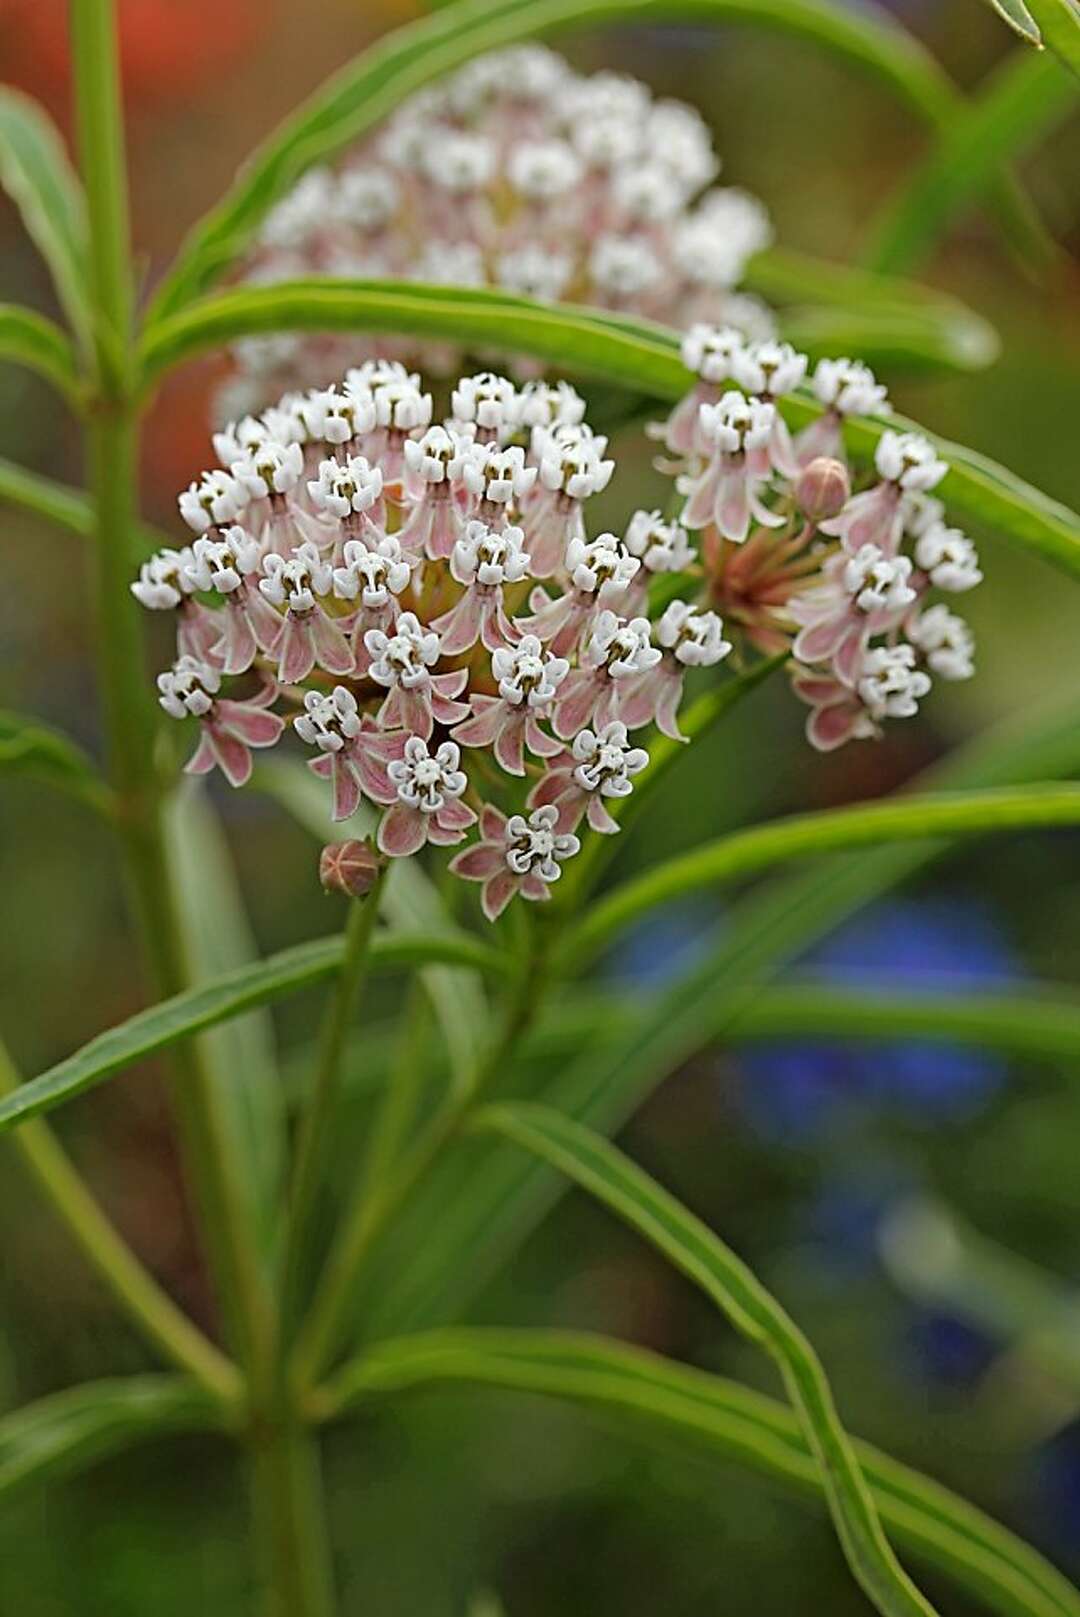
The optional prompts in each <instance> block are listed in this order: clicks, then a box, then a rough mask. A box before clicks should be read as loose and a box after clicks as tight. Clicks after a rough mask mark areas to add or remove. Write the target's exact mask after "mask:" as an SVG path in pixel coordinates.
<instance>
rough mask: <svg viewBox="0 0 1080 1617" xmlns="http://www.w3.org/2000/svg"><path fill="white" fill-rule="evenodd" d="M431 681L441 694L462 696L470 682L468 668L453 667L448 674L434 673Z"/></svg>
mask: <svg viewBox="0 0 1080 1617" xmlns="http://www.w3.org/2000/svg"><path fill="white" fill-rule="evenodd" d="M431 683H432V685H433V686H434V687H435V689H436V690H437V691H438V693H439V695H440V696H460V695H461V693H462V691H463V690H464V689H465V687H466V685H467V684H468V683H469V670H468V669H467V668H451V669H450V671H449V673H446V674H433V675H432V677H431Z"/></svg>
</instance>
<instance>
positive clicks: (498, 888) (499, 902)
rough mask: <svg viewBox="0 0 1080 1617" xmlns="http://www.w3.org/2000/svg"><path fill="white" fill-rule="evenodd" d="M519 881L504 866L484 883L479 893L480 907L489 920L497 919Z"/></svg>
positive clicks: (516, 888)
mask: <svg viewBox="0 0 1080 1617" xmlns="http://www.w3.org/2000/svg"><path fill="white" fill-rule="evenodd" d="M519 881H520V877H518V876H515V875H514V872H513V871H512V870H507V869H506V868H505V867H504V868H503V869H502V870H501V871H500V872H499V873H498V875H497V876H492V877H491V879H490V880H489V881H487V882H485V883H484V890H483V892H482V893H481V894H480V907H481V908H482V910H483V912H484V914H485V915H486V916H487V918H488V920H489V921H497V920H498V918H499V916H500V915H501V914H502V912H503V910H504V909H505V908H506V906H507V905H508V904H509V902H510V900H511V899H512V898H513V896H514V894H515V893H516V892H517V890H518V883H519Z"/></svg>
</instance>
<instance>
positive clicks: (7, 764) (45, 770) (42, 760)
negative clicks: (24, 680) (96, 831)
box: [0, 712, 111, 814]
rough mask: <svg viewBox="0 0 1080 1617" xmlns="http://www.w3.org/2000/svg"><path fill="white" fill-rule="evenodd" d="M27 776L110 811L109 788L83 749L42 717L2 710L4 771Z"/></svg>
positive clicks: (0, 757)
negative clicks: (44, 722) (28, 716)
mask: <svg viewBox="0 0 1080 1617" xmlns="http://www.w3.org/2000/svg"><path fill="white" fill-rule="evenodd" d="M5 770H7V771H10V772H11V773H12V774H18V775H26V776H27V777H28V778H29V779H31V780H37V781H41V782H42V784H43V785H46V786H54V787H56V789H57V790H58V791H62V792H67V793H68V795H69V796H72V797H77V798H78V799H79V801H80V802H83V803H88V804H89V805H90V807H91V808H94V809H96V810H97V811H98V813H99V814H108V813H109V810H110V804H111V796H110V793H109V788H108V787H107V786H106V784H105V782H104V781H103V780H102V778H101V776H100V775H99V774H98V772H97V770H96V769H95V768H94V765H93V763H92V762H91V760H90V758H88V757H87V755H86V753H85V752H83V750H82V748H81V747H79V746H76V744H75V742H74V741H69V740H68V738H67V736H65V735H63V734H61V732H60V731H59V730H54V729H52V728H51V727H50V726H49V725H45V724H42V723H41V722H40V721H39V720H38V719H31V718H26V717H25V716H24V715H23V714H21V713H4V712H0V773H2V772H3V771H5Z"/></svg>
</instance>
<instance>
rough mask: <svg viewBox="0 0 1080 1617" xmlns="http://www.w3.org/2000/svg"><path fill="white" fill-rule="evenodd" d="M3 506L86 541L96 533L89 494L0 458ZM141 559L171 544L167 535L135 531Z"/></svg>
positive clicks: (143, 526)
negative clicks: (31, 514)
mask: <svg viewBox="0 0 1080 1617" xmlns="http://www.w3.org/2000/svg"><path fill="white" fill-rule="evenodd" d="M0 504H3V505H12V506H15V507H16V509H17V510H20V511H31V512H33V514H34V515H35V516H39V517H44V518H45V520H46V521H47V522H52V523H54V524H55V525H56V526H57V527H58V528H66V529H68V531H69V532H70V533H77V534H79V535H80V537H82V538H84V539H90V538H92V537H93V533H94V507H93V503H92V501H91V499H90V497H89V495H88V494H84V493H83V491H82V490H81V489H77V488H71V487H70V486H69V485H68V484H67V483H56V482H54V481H53V479H52V478H51V477H41V476H39V474H38V473H37V472H28V471H27V470H26V468H25V467H24V466H16V464H15V462H14V461H11V460H5V459H4V458H3V457H2V456H0ZM136 537H137V542H138V554H139V556H147V555H149V554H150V552H151V551H153V550H157V549H159V548H160V547H161V546H162V545H165V544H168V543H169V539H168V536H167V535H166V534H163V533H159V532H158V531H157V530H156V529H155V528H151V527H150V526H149V525H148V524H146V523H141V524H140V525H139V527H138V528H137V530H136Z"/></svg>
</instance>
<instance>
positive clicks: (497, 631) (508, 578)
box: [432, 518, 529, 657]
mask: <svg viewBox="0 0 1080 1617" xmlns="http://www.w3.org/2000/svg"><path fill="white" fill-rule="evenodd" d="M524 547H525V535H524V534H523V533H522V531H521V529H520V528H516V527H512V528H500V529H495V528H491V527H489V526H488V524H487V523H486V522H480V521H478V520H476V519H475V518H474V519H473V520H472V521H470V522H468V523H466V525H465V531H464V533H463V534H462V535H461V538H460V539H459V540H458V541H457V543H456V544H455V546H454V549H453V553H452V554H451V557H450V574H451V576H452V577H453V579H454V580H455V582H456V583H458V584H462V585H464V587H465V593H464V595H463V596H462V597H461V599H460V600H459V601H458V603H457V605H456V606H453V607H451V609H450V611H449V612H444V613H443V614H442V616H441V617H438V618H435V619H434V620H433V623H432V627H433V628H435V629H437V630H438V632H439V634H440V636H441V645H442V655H443V656H444V657H456V656H458V655H459V654H460V653H461V652H463V651H468V650H469V648H470V647H471V646H475V644H476V642H477V640H480V641H482V642H483V644H484V646H485V647H486V648H487V650H488V651H497V650H498V649H499V647H500V646H505V645H508V644H509V643H510V642H512V641H513V640H514V639H516V638H517V634H516V631H515V630H514V628H513V627H512V625H511V624H510V621H509V619H508V618H507V616H506V612H505V610H504V608H503V590H504V587H506V586H507V585H514V584H519V583H520V582H521V581H522V579H524V578H527V577H528V573H529V558H528V556H527V555H526V553H525V548H524Z"/></svg>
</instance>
